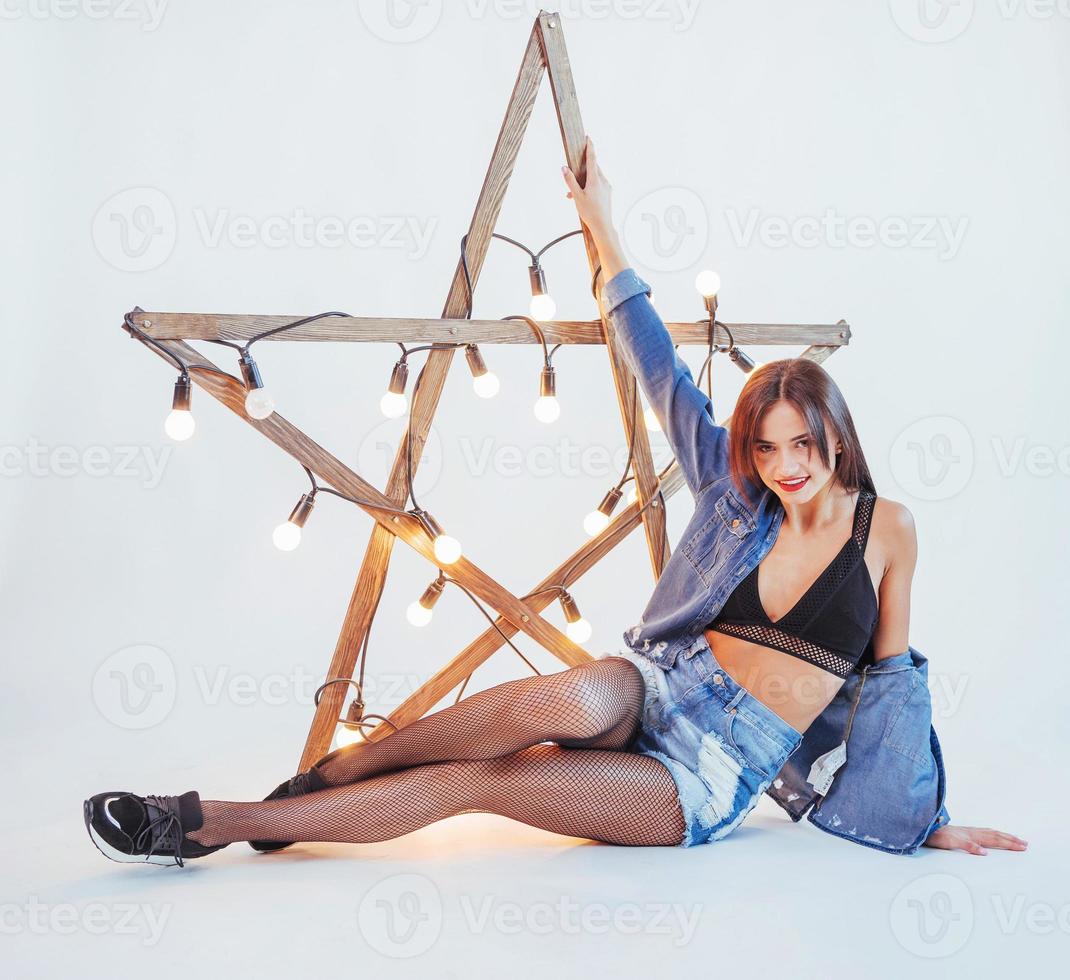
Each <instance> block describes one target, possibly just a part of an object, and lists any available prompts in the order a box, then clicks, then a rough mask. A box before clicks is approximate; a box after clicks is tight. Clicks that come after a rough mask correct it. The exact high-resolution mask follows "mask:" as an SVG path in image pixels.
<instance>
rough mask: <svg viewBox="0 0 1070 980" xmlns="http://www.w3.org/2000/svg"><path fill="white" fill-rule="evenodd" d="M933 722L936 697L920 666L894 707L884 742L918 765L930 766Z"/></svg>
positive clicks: (885, 731) (913, 671) (886, 727)
mask: <svg viewBox="0 0 1070 980" xmlns="http://www.w3.org/2000/svg"><path fill="white" fill-rule="evenodd" d="M931 724H932V701H931V699H930V697H929V688H928V686H927V685H926V684H925V683H924V682H923V681H922V679H921V678H920V677H919V676H918V672H917V670H912V671H911V672H910V687H909V689H908V690H907V692H906V694H905V695H904V697H903V698H902V699H901V700H900V702H899V703H898V704H897V705H896V706H895V707H894V708H893V709H892V714H891V716H890V717H889V719H888V724H887V725H886V726H885V729H884V738H883V739H882V744H883V745H884V746H885V747H887V748H889V749H891V750H892V751H893V752H898V753H899V754H900V755H903V756H906V758H908V759H910V760H911V761H912V762H915V763H917V764H918V765H923V766H928V765H929V764H930V762H931V757H932V749H931V748H930V745H929V728H930V726H931Z"/></svg>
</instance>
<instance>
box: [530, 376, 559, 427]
mask: <svg viewBox="0 0 1070 980" xmlns="http://www.w3.org/2000/svg"><path fill="white" fill-rule="evenodd" d="M534 408H535V418H537V419H538V420H539V421H540V422H546V423H550V422H556V421H557V420H558V418H559V417H560V415H561V405H560V403H559V402H558V400H557V379H556V378H555V377H554V369H553V367H552V366H551V365H549V364H547V365H546V367H544V368H543V369H542V374H541V375H540V376H539V397H538V399H536V401H535V406H534Z"/></svg>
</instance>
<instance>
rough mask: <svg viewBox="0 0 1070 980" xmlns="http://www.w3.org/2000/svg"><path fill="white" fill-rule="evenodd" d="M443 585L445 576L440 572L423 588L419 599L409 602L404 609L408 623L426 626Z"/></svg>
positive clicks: (444, 584)
mask: <svg viewBox="0 0 1070 980" xmlns="http://www.w3.org/2000/svg"><path fill="white" fill-rule="evenodd" d="M445 586H446V577H445V576H444V575H443V574H442V573H441V572H440V573H439V576H438V578H436V579H435V580H434V582H432V583H431V584H430V585H429V586H428V587H427V588H426V589H425V590H424V594H423V595H422V596H420V598H419V599H415V600H413V601H412V602H410V603H409V605H408V608H407V609H406V610H405V618H406V619H407V620H408V621H409V623H410V625H412V626H426V625H427V624H428V623H430V622H431V616H432V615H433V610H434V608H435V603H436V602H438V600H439V598H440V597H441V595H442V590H443V589H444V588H445Z"/></svg>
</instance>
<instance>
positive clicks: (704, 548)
mask: <svg viewBox="0 0 1070 980" xmlns="http://www.w3.org/2000/svg"><path fill="white" fill-rule="evenodd" d="M754 527H755V524H754V517H753V516H752V515H751V513H750V511H748V510H747V509H746V508H745V507H744V506H743V505H742V504H741V503H740V502H739V500H738V499H737V498H736V495H735V494H734V493H733V492H732V490H731V489H728V490H726V491H725V492H724V493H723V494H721V496H720V497H719V498H718V499H717V502H716V503H715V504H714V507H713V513H712V514H711V515H710V516H709V517H708V518H706V520H705V521H704V522H703V524H702V526H701V527H700V528H699V529H698V530H697V531H695V532H694V534H692V535H691V537H690V538H689V539H688V540H687V542H686V543H685V544H684V546H683V547H682V548H681V549H680V550H681V551H682V552H683V554H684V557H685V558H686V559H687V560H688V562H689V563H690V565H691V567H692V568H694V570H695V571H696V572H697V573H698V576H699V578H700V579H702V584H703V585H705V586H707V587H708V586H710V585H711V584H712V583H713V580H714V578H715V576H716V575H717V572H718V571H719V570H720V568H721V567H722V566H723V565H724V563H725V562H726V561H728V560H729V559H730V558H732V556H733V555H735V553H736V552H737V551H738V550H739V546H740V545H741V544H742V543H743V542H744V541H745V540H746V539H747V537H748V536H749V535H750V533H751V532H752V531H753V530H754Z"/></svg>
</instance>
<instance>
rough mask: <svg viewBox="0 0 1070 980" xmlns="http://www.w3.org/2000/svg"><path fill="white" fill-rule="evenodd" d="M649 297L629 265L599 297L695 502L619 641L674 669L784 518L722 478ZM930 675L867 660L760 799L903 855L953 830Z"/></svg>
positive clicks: (720, 437)
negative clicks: (832, 764) (823, 780)
mask: <svg viewBox="0 0 1070 980" xmlns="http://www.w3.org/2000/svg"><path fill="white" fill-rule="evenodd" d="M649 293H650V286H649V285H647V283H645V282H644V281H643V280H642V279H640V278H639V276H638V275H637V274H636V273H635V270H634V269H631V268H627V269H624V270H623V271H621V272H619V273H618V274H617V275H615V276H614V277H613V278H612V279H610V281H609V282H608V283H606V285H605V287H604V290H603V294H602V298H603V306H604V309H605V311H606V314H607V316H608V317H609V319H610V323H611V325H612V327H613V330H614V333H615V335H616V337H617V339H618V341H619V344H620V348H621V351H622V353H623V355H624V356H625V358H626V360H627V362H628V364H629V366H630V368H631V370H632V373H633V374H634V375H635V377H636V379H637V381H638V382H639V385H640V387H641V388H642V390H643V393H644V395H645V396H646V398H647V401H648V402H649V403H650V407H651V408H652V409H653V411H654V414H655V415H656V416H657V419H658V422H659V423H660V425H661V429H662V432H664V433H665V436H666V438H667V439H668V442H669V445H670V447H671V448H672V450H673V452H674V454H675V456H676V461H677V463H678V464H679V466H680V470H681V473H682V475H683V478H684V481H685V483H686V484H687V487H688V489H689V490H690V491H691V495H692V497H693V498H694V501H695V511H694V513H693V515H692V516H691V519H690V521H689V522H688V524H687V527H686V528H685V529H684V532H683V534H682V536H681V538H680V542H679V544H678V546H677V548H676V549H675V550H674V551H673V552H672V554H671V555H670V557H669V560H668V561H667V562H666V564H665V567H664V569H663V570H662V574H661V577H660V578H659V579H658V581H657V584H656V586H655V588H654V592H653V594H652V595H651V597H650V600H649V601H648V603H647V606H646V609H645V610H644V611H643V614H642V616H641V617H640V619H639V622H638V624H637V625H635V626H634V627H631V628H630V629H628V630H626V631H625V633H624V641H625V643H626V644H627V645H628V647H629V649H631V650H633V651H634V652H635V653H638V654H641V655H643V656H645V657H647V658H648V659H649V660H651V661H653V663H655V664H657V665H658V666H659V667H661V668H663V669H665V670H671V669H672V667H673V664H674V663H675V662H676V658H677V656H678V655H680V654H681V653H682V654H683V655H684V656H685V657H686V656H691V655H693V653H694V652H695V650H696V649H698V647H699V646H701V644H696V639H697V638H698V637H699V636H700V635H701V634H702V633H703V631H704V629H705V627H706V625H707V624H708V623H709V622H710V620H712V619H713V618H714V617H715V616H716V615H717V613H718V612H719V611H720V609H721V607H722V606H723V605H724V603H725V600H726V599H727V598H728V596H729V595H730V594H731V592H732V590H733V589H735V587H736V586H737V585H738V584H739V582H740V581H741V580H742V579H743V578H744V577H745V576H747V575H748V574H749V573H750V571H751V570H752V569H753V568H754V567H755V566H756V565H758V563H759V562H760V561H761V560H762V559H763V558H764V557H765V556H766V555H767V554H768V553H769V551H770V550H771V549H772V547H773V544H774V542H775V541H776V537H777V533H778V531H779V530H780V524H781V521H782V519H783V517H784V508H783V507H782V506H781V504H780V501H779V500H778V499H777V496H776V494H774V493H773V492H772V491H771V490H769V489H768V488H762V490H758V489H757V488H756V489H755V490H754V491H753V496H751V495H748V494H743V493H741V492H740V491H739V489H738V488H737V487H736V486H735V484H734V483H733V482H732V478H731V476H730V475H729V467H728V439H729V432H728V430H727V429H725V428H724V427H723V426H720V425H717V423H716V422H715V421H714V415H713V405H712V404H711V403H710V399H709V398H708V397H707V396H706V394H705V393H704V392H703V391H702V389H701V388H699V387H698V386H697V385H696V384H695V382H694V379H693V377H692V374H691V371H690V369H689V368H688V367H687V365H686V364H684V362H683V361H682V360H681V359H680V358H679V356H678V355H677V353H676V349H675V347H674V345H673V343H672V337H671V336H670V334H669V332H668V330H667V329H666V327H665V324H664V323H663V322H662V320H661V318H660V317H659V316H658V314H657V312H656V311H655V310H654V307H653V306H652V305H651V303H650V300H649ZM927 678H928V667H927V660H926V658H925V657H924V656H922V654H921V653H920V652H919V651H918V650H916V649H914V647H912V646H909V645H908V648H907V649H906V650H904V651H903V652H902V653H899V654H896V655H895V656H892V657H886V658H883V659H881V660H879V661H876V662H874V661H873V659H872V656H871V650H867V655H865V656H863V658H862V660H860V661H859V663H858V665H857V666H856V667H855V669H854V670H853V671H852V673H851V674H850V676H849V677H848V678H847V680H846V681H845V682H844V684H843V686H842V687H841V688H840V690H839V692H838V693H837V694H836V696H835V697H834V698H833V700H832V701H831V702H830V703H829V705H828V706H827V707H826V708H825V710H824V711H823V712H822V713H821V715H820V716H819V717H818V718H817V719H815V721H814V722H813V724H812V725H811V726H810V727H809V728H808V729H807V730H806V732H805V733H804V735H803V740H802V743H801V744H800V745H799V747H798V748H797V749H796V750H795V752H794V753H793V754H792V756H791V758H789V759H788V761H787V763H786V764H785V765H784V767H783V769H781V771H780V772H779V773H778V775H777V778H776V779H775V780H774V781H773V784H772V785H771V786H770V787H769V789H768V790H767V792H768V794H769V795H770V796H771V797H772V798H773V799H774V800H775V801H776V802H777V803H778V804H779V805H780V806H781V807H783V809H784V810H786V811H787V813H788V815H789V816H790V817H791V819H792V820H793V821H798V820H800V819H801V818H802V817H803V816H804V815H807V813H808V811H809V814H808V819H809V821H810V822H811V823H812V824H814V826H816V827H818V828H820V829H821V830H824V831H827V832H828V833H830V834H835V835H836V836H839V837H844V838H846V839H848V840H851V841H854V842H855V843H858V844H864V845H866V846H868V847H874V848H877V849H879V850H884V851H890V852H892V853H895V854H913V853H914V852H915V851H916V850H917V849H918V847H920V846H921V844H922V843H923V842H924V841H925V840H926V838H927V837H928V836H929V834H931V833H932V832H933V831H934V830H935V829H936V828H937V827H941V826H943V825H944V824H946V823H948V822H949V821H950V817H949V815H948V812H947V809H946V807H945V806H944V796H945V783H944V768H943V759H942V756H941V753H940V743H939V741H938V740H937V738H936V731H935V730H934V729H933V727H932V709H931V701H930V698H929V689H928V680H927ZM841 741H845V742H846V743H847V746H846V748H847V762H846V763H845V764H843V765H841V767H840V768H839V769H838V770H836V772H835V774H834V776H833V778H832V784H831V787H829V786H827V785H826V786H825V794H824V795H822V794H820V793H818V791H817V789H816V788H815V787H814V786H813V785H811V784H810V782H809V781H808V777H809V776H810V775H812V773H811V765H812V764H813V762H814V760H815V759H818V758H819V757H820V756H822V755H824V754H825V753H827V752H829V751H831V750H832V749H834V748H835V747H836V746H837V745H838V744H839V743H840V742H841Z"/></svg>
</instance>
